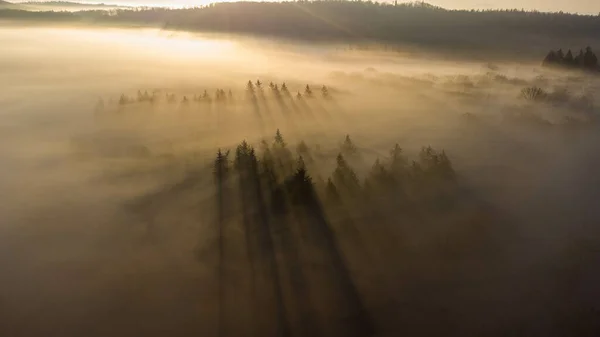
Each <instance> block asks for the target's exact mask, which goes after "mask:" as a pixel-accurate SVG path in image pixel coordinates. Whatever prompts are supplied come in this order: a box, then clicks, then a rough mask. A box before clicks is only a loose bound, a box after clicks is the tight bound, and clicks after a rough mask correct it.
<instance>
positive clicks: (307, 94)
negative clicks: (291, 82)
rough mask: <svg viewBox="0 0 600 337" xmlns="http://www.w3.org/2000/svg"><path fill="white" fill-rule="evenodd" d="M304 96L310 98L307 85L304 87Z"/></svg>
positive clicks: (310, 94) (310, 91) (310, 92)
mask: <svg viewBox="0 0 600 337" xmlns="http://www.w3.org/2000/svg"><path fill="white" fill-rule="evenodd" d="M304 95H305V96H306V97H312V90H310V87H309V86H308V84H307V85H306V88H304Z"/></svg>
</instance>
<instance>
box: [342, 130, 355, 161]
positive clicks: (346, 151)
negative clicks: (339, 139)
mask: <svg viewBox="0 0 600 337" xmlns="http://www.w3.org/2000/svg"><path fill="white" fill-rule="evenodd" d="M341 151H342V154H343V155H344V156H347V157H351V156H356V155H358V148H357V147H356V145H354V143H353V142H352V139H350V135H346V138H345V139H344V142H343V143H342V146H341Z"/></svg>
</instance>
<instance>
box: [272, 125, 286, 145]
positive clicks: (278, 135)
mask: <svg viewBox="0 0 600 337" xmlns="http://www.w3.org/2000/svg"><path fill="white" fill-rule="evenodd" d="M274 145H278V146H281V147H285V146H286V145H287V144H286V143H285V141H284V140H283V135H282V134H281V132H280V131H279V129H277V131H276V132H275V144H274Z"/></svg>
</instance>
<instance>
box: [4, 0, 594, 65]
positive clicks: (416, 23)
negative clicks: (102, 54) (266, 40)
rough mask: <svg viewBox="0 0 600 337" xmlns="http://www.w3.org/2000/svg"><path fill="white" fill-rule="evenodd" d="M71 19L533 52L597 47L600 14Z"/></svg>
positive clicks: (271, 11)
mask: <svg viewBox="0 0 600 337" xmlns="http://www.w3.org/2000/svg"><path fill="white" fill-rule="evenodd" d="M0 18H12V19H15V18H28V19H35V20H45V21H52V20H56V19H59V20H61V21H62V20H64V19H65V16H64V15H62V16H61V15H59V14H58V13H36V14H28V13H16V12H6V11H5V12H2V13H0ZM69 19H70V20H74V21H85V22H98V23H109V24H116V25H121V24H128V25H130V24H136V25H152V26H156V27H161V28H167V29H174V30H188V31H203V32H219V33H235V34H252V35H259V36H270V37H279V38H288V39H296V40H306V41H336V42H356V43H363V42H368V43H372V42H377V43H380V44H385V45H388V46H393V45H414V46H417V47H425V48H429V49H441V50H452V51H459V52H468V53H477V52H487V53H490V52H491V53H493V54H494V55H495V56H498V57H501V56H511V55H512V56H515V55H517V56H519V57H523V56H533V57H532V59H533V58H535V59H539V57H540V56H539V53H540V52H542V53H545V52H546V51H547V50H548V49H551V48H555V46H556V45H557V44H560V45H565V46H567V47H569V48H570V47H571V46H581V45H597V43H595V42H596V41H597V40H598V39H600V37H598V35H597V34H595V32H598V31H600V16H585V15H574V14H564V13H540V12H525V11H518V10H505V11H465V10H446V9H443V8H439V7H434V6H430V5H427V4H402V5H393V4H382V3H373V2H358V1H315V2H308V1H301V2H235V3H217V4H212V5H209V6H206V7H201V8H188V9H167V8H146V9H135V10H133V9H122V10H115V11H111V12H105V11H82V12H77V13H74V14H73V15H72V16H71V17H69Z"/></svg>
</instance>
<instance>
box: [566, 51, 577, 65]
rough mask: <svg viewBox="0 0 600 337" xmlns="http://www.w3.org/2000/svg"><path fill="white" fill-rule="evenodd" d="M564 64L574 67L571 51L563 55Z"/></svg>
mask: <svg viewBox="0 0 600 337" xmlns="http://www.w3.org/2000/svg"><path fill="white" fill-rule="evenodd" d="M564 62H565V64H566V65H568V66H573V65H575V59H574V58H573V53H572V52H571V49H569V50H568V51H567V54H566V55H565V61H564Z"/></svg>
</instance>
